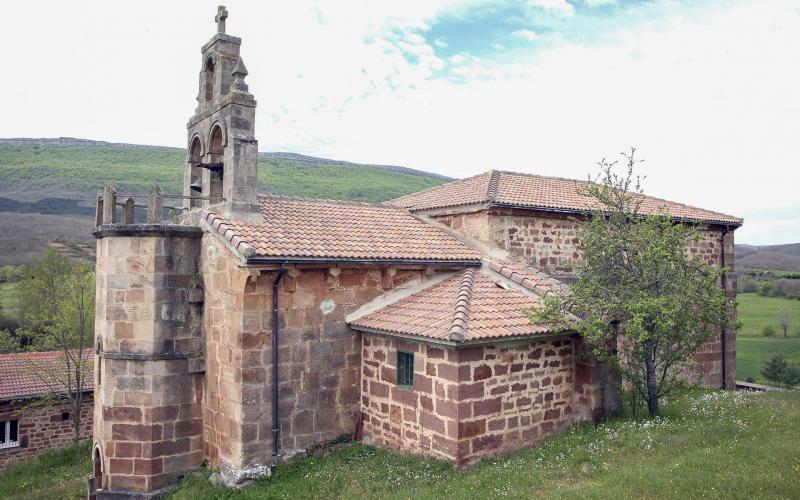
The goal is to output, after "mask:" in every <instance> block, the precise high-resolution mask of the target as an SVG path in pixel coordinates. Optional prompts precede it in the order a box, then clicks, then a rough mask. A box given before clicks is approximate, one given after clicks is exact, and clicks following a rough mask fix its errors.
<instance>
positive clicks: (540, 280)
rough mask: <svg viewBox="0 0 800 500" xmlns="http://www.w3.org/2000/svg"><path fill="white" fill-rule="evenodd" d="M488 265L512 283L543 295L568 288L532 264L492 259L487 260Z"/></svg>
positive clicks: (558, 292) (564, 291)
mask: <svg viewBox="0 0 800 500" xmlns="http://www.w3.org/2000/svg"><path fill="white" fill-rule="evenodd" d="M488 267H489V269H491V270H492V271H495V272H497V273H500V274H501V275H502V276H504V277H505V278H508V279H509V280H511V281H513V282H514V283H516V284H518V285H520V286H522V287H525V288H527V289H528V290H530V291H532V292H536V293H537V294H539V295H541V296H543V297H544V296H546V295H547V294H549V293H557V294H561V293H566V292H567V291H568V290H569V286H568V285H567V284H566V283H564V282H563V281H560V280H558V279H556V278H554V277H552V276H550V275H549V274H547V273H546V272H544V271H542V270H540V269H538V268H536V267H533V266H528V265H524V264H513V263H509V262H505V261H501V260H492V261H489V266H488Z"/></svg>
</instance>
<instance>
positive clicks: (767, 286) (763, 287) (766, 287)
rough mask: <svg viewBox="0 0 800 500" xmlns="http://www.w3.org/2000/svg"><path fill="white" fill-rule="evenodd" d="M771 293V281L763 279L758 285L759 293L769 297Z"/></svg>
mask: <svg viewBox="0 0 800 500" xmlns="http://www.w3.org/2000/svg"><path fill="white" fill-rule="evenodd" d="M770 293H772V283H770V282H769V281H762V282H761V284H760V285H758V294H759V295H761V296H762V297H769V295H770Z"/></svg>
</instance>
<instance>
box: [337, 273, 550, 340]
mask: <svg viewBox="0 0 800 500" xmlns="http://www.w3.org/2000/svg"><path fill="white" fill-rule="evenodd" d="M540 305H541V303H540V302H539V300H538V299H536V298H535V297H533V296H531V295H528V294H525V293H523V292H521V291H519V290H517V289H514V288H511V287H509V286H508V285H507V284H505V283H504V282H503V281H502V280H498V279H492V277H490V276H488V275H486V274H483V273H481V272H478V271H474V270H472V269H468V270H466V271H462V272H459V273H458V274H456V275H454V276H451V277H449V278H447V279H445V280H443V281H441V282H439V283H436V284H434V285H432V286H430V287H428V288H425V289H423V290H421V291H419V292H416V293H414V294H412V295H409V296H407V297H404V298H402V299H400V300H398V301H396V302H394V303H391V304H388V305H386V306H384V307H382V308H380V309H377V310H375V311H372V312H369V313H367V314H365V315H364V316H361V317H359V318H356V319H354V320H352V321H351V322H350V326H352V327H353V328H355V329H357V330H358V329H366V330H369V331H378V332H385V333H390V334H391V333H398V334H403V335H411V336H416V337H426V338H431V339H437V340H445V341H453V342H468V341H470V340H479V339H492V338H504V337H519V336H527V335H536V334H545V333H552V331H551V329H550V328H549V327H548V326H545V325H532V324H531V323H530V321H529V320H528V317H527V316H526V314H525V312H524V311H525V310H527V309H529V308H531V307H537V306H540Z"/></svg>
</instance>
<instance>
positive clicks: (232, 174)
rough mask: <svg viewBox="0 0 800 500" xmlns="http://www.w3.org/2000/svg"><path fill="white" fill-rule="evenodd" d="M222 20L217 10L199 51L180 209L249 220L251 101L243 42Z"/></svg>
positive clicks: (252, 193) (253, 188)
mask: <svg viewBox="0 0 800 500" xmlns="http://www.w3.org/2000/svg"><path fill="white" fill-rule="evenodd" d="M227 18H228V11H227V10H226V9H225V7H222V6H220V7H219V9H218V11H217V16H216V17H215V18H214V19H215V21H216V22H217V34H216V35H214V36H213V37H212V38H211V40H209V42H208V43H206V44H205V45H204V46H203V47H202V49H201V70H200V77H199V89H198V94H197V108H196V109H195V113H194V116H192V117H191V118H190V119H189V123H188V124H187V144H186V146H187V150H188V153H187V158H186V166H185V169H184V188H183V194H184V196H186V199H185V201H184V204H185V207H186V208H187V209H189V211H190V213H191V211H192V210H194V209H200V208H210V207H213V209H214V210H216V211H218V212H220V213H221V214H224V215H225V216H227V217H237V218H243V219H250V218H256V217H257V216H258V212H259V207H258V200H257V197H256V193H257V189H258V186H257V184H258V178H257V170H258V141H256V138H255V110H256V100H255V98H254V97H253V95H252V94H251V93H250V92H249V90H248V87H247V84H246V83H245V81H244V79H245V77H246V76H247V69H246V68H245V65H244V61H242V58H241V57H240V55H239V50H240V47H241V43H242V41H241V39H240V38H237V37H235V36H231V35H228V34H226V33H225V23H226V20H227ZM203 144H205V145H206V147H205V148H203ZM198 148H199V151H198Z"/></svg>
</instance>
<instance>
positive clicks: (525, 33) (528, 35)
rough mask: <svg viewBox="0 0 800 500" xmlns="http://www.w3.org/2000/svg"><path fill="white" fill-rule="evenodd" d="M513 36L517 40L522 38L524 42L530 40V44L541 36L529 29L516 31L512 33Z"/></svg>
mask: <svg viewBox="0 0 800 500" xmlns="http://www.w3.org/2000/svg"><path fill="white" fill-rule="evenodd" d="M511 36H513V37H516V38H521V39H523V40H528V41H529V42H532V41H534V40H536V39H538V38H539V35H537V34H536V32H535V31H533V30H528V29H519V30H514V31H512V32H511Z"/></svg>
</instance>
